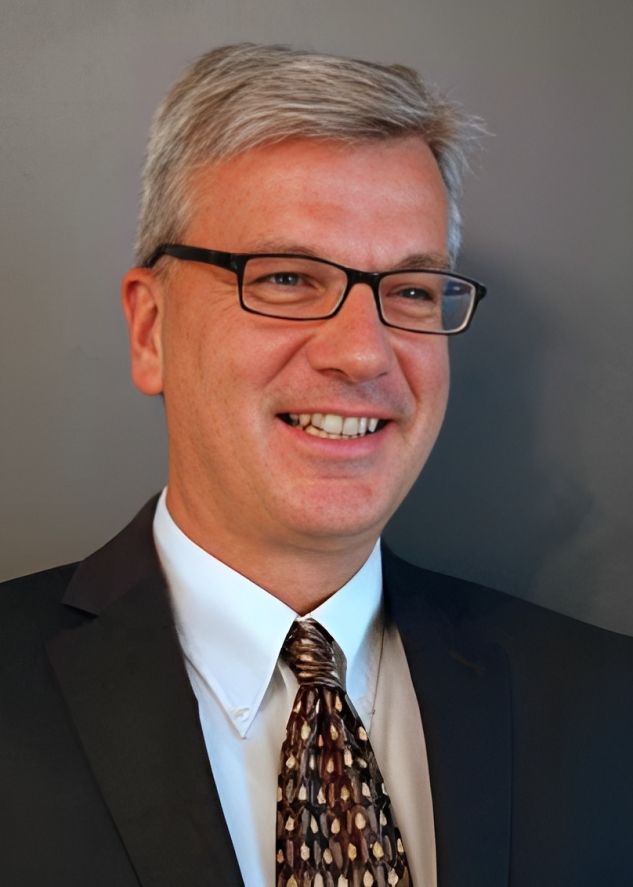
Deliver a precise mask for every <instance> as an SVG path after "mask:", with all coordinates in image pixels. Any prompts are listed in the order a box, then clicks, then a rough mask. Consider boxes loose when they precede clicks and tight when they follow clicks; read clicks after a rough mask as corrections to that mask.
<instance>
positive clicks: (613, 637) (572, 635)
mask: <svg viewBox="0 0 633 887" xmlns="http://www.w3.org/2000/svg"><path fill="white" fill-rule="evenodd" d="M383 564H384V568H383V569H384V576H385V591H386V595H387V598H388V603H389V605H390V606H391V607H392V608H393V610H394V614H395V613H398V614H399V615H398V617H397V621H398V622H399V623H402V622H403V621H406V620H407V619H409V620H413V621H414V622H416V621H419V620H428V619H432V620H434V621H435V622H436V624H437V625H438V626H439V625H441V626H442V627H443V628H444V630H446V631H447V632H449V633H450V634H451V635H460V636H464V635H470V636H478V637H480V638H485V639H487V640H488V641H490V642H492V643H495V644H496V645H498V646H500V647H502V648H503V649H505V650H506V651H507V652H508V653H509V654H510V655H511V656H512V657H513V658H514V659H518V660H521V659H525V658H526V657H527V658H529V659H531V660H535V659H536V660H538V659H542V661H543V662H544V663H550V664H551V662H552V661H553V660H556V661H557V663H558V666H560V667H562V666H563V664H564V661H566V662H567V663H569V664H571V663H577V664H579V665H582V666H583V671H584V670H586V669H590V668H592V667H593V668H594V669H597V670H598V671H604V670H605V669H606V670H607V671H608V670H609V669H610V668H612V669H616V670H617V671H619V672H621V673H628V675H629V676H630V677H631V678H633V637H630V636H628V635H623V634H619V633H618V632H614V631H609V630H607V629H604V628H600V627H598V626H595V625H590V624H588V623H586V622H581V621H580V620H578V619H574V618H572V617H570V616H566V615H564V614H562V613H557V612H555V611H554V610H550V609H547V608H546V607H543V606H540V605H538V604H535V603H532V602H531V601H526V600H523V599H521V598H517V597H514V596H513V595H510V594H506V593H505V592H502V591H498V590H496V589H493V588H488V587H486V586H483V585H478V584H477V583H474V582H469V581H467V580H465V579H461V578H458V577H455V576H449V575H446V574H442V573H435V572H433V571H431V570H426V569H424V568H422V567H416V566H414V565H413V564H409V563H407V562H406V561H404V560H402V559H401V558H399V557H397V556H396V555H395V554H394V553H393V552H391V551H390V550H389V549H388V548H386V547H385V548H384V549H383Z"/></svg>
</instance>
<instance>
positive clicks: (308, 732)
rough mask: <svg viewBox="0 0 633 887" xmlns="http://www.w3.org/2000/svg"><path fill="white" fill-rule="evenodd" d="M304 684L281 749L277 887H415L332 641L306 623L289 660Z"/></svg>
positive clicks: (287, 648) (294, 635)
mask: <svg viewBox="0 0 633 887" xmlns="http://www.w3.org/2000/svg"><path fill="white" fill-rule="evenodd" d="M281 655H282V657H283V658H284V659H285V660H286V661H287V663H288V665H289V666H290V668H291V669H292V671H293V672H294V673H295V675H296V676H297V680H298V681H299V689H298V691H297V696H296V699H295V704H294V707H293V709H292V712H291V714H290V718H289V720H288V726H287V729H286V739H285V741H284V744H283V746H282V749H281V760H280V765H279V786H278V789H277V880H276V882H275V883H276V885H277V887H372V885H375V887H393V885H395V884H398V885H401V887H412V884H411V876H410V874H409V868H408V865H407V859H406V856H405V853H404V847H403V846H402V840H401V838H400V833H399V832H398V829H397V828H396V826H395V824H394V820H393V814H392V811H391V803H390V800H389V795H388V794H387V792H386V790H385V786H384V783H383V779H382V776H381V774H380V770H379V769H378V764H377V762H376V758H375V756H374V753H373V751H372V748H371V745H370V744H369V739H368V737H367V733H366V732H365V728H364V727H363V725H362V723H361V721H360V719H359V717H358V715H357V714H356V712H355V711H354V708H353V707H352V704H351V702H350V700H349V699H348V697H347V696H346V694H345V690H344V689H343V686H342V683H341V678H340V676H339V673H338V669H337V665H336V661H335V657H334V650H333V648H332V638H331V637H330V635H329V634H328V633H327V632H326V631H325V629H324V628H322V627H321V626H320V625H319V624H318V622H315V621H314V620H313V619H306V620H304V621H301V622H299V621H297V622H295V623H294V624H293V626H292V628H291V629H290V631H289V632H288V636H287V638H286V640H285V643H284V646H283V648H282V651H281Z"/></svg>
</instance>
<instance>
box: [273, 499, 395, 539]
mask: <svg viewBox="0 0 633 887" xmlns="http://www.w3.org/2000/svg"><path fill="white" fill-rule="evenodd" d="M393 511H395V506H394V508H392V509H387V508H385V509H377V508H376V502H372V507H371V508H366V507H363V504H361V503H360V502H354V501H350V498H349V497H347V500H346V501H339V502H335V503H329V504H326V503H323V502H321V503H319V505H318V506H317V505H314V506H313V507H308V508H299V509H297V508H295V509H291V510H289V511H288V513H287V517H286V521H285V522H286V525H287V526H288V527H290V528H291V530H292V531H293V533H295V534H298V535H299V536H302V537H303V538H304V539H314V540H315V541H317V540H319V541H320V542H321V543H327V541H328V540H330V541H331V542H332V543H333V547H336V548H338V547H345V544H346V542H347V543H350V542H353V541H354V540H358V541H360V540H364V541H367V540H369V539H377V538H378V536H379V535H380V533H381V532H382V529H383V527H384V526H385V524H386V523H387V521H388V519H389V518H390V517H391V515H392V513H393Z"/></svg>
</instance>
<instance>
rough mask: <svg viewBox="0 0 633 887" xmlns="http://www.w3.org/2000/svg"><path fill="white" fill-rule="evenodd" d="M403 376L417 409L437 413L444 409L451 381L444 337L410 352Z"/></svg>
mask: <svg viewBox="0 0 633 887" xmlns="http://www.w3.org/2000/svg"><path fill="white" fill-rule="evenodd" d="M405 374H406V375H407V378H408V380H409V385H410V387H411V390H412V392H413V396H414V398H415V400H416V403H417V407H418V410H420V411H422V413H424V412H426V411H430V412H436V411H439V413H440V416H439V418H440V420H441V418H442V416H443V414H444V410H445V408H446V401H447V399H448V389H449V380H450V369H449V361H448V344H447V341H446V338H445V337H441V338H440V337H439V336H438V337H437V338H434V339H433V340H432V341H429V342H424V343H423V346H422V348H420V350H419V351H413V352H409V354H408V361H407V362H406V369H405Z"/></svg>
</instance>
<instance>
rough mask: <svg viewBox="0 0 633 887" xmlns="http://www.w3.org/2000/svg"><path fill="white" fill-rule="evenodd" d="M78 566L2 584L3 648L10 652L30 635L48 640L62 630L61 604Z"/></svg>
mask: <svg viewBox="0 0 633 887" xmlns="http://www.w3.org/2000/svg"><path fill="white" fill-rule="evenodd" d="M76 568H77V564H76V563H75V564H66V565H64V566H61V567H53V568H52V569H49V570H42V571H41V572H39V573H32V574H30V575H28V576H20V577H19V578H17V579H9V580H8V581H6V582H2V583H0V638H1V639H2V640H1V642H0V647H2V648H4V650H5V652H8V650H9V648H10V647H12V646H14V645H15V644H23V643H24V641H25V639H26V637H27V636H28V635H33V634H35V635H36V636H37V637H38V638H40V639H41V638H43V637H44V638H45V637H46V636H48V635H50V634H51V633H53V632H54V631H55V630H57V629H58V628H60V627H63V626H62V625H61V621H60V620H61V618H62V616H63V613H64V608H62V607H60V603H61V601H62V599H63V597H64V594H65V593H66V589H67V588H68V585H69V583H70V581H71V579H72V577H73V576H74V574H75V570H76Z"/></svg>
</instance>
